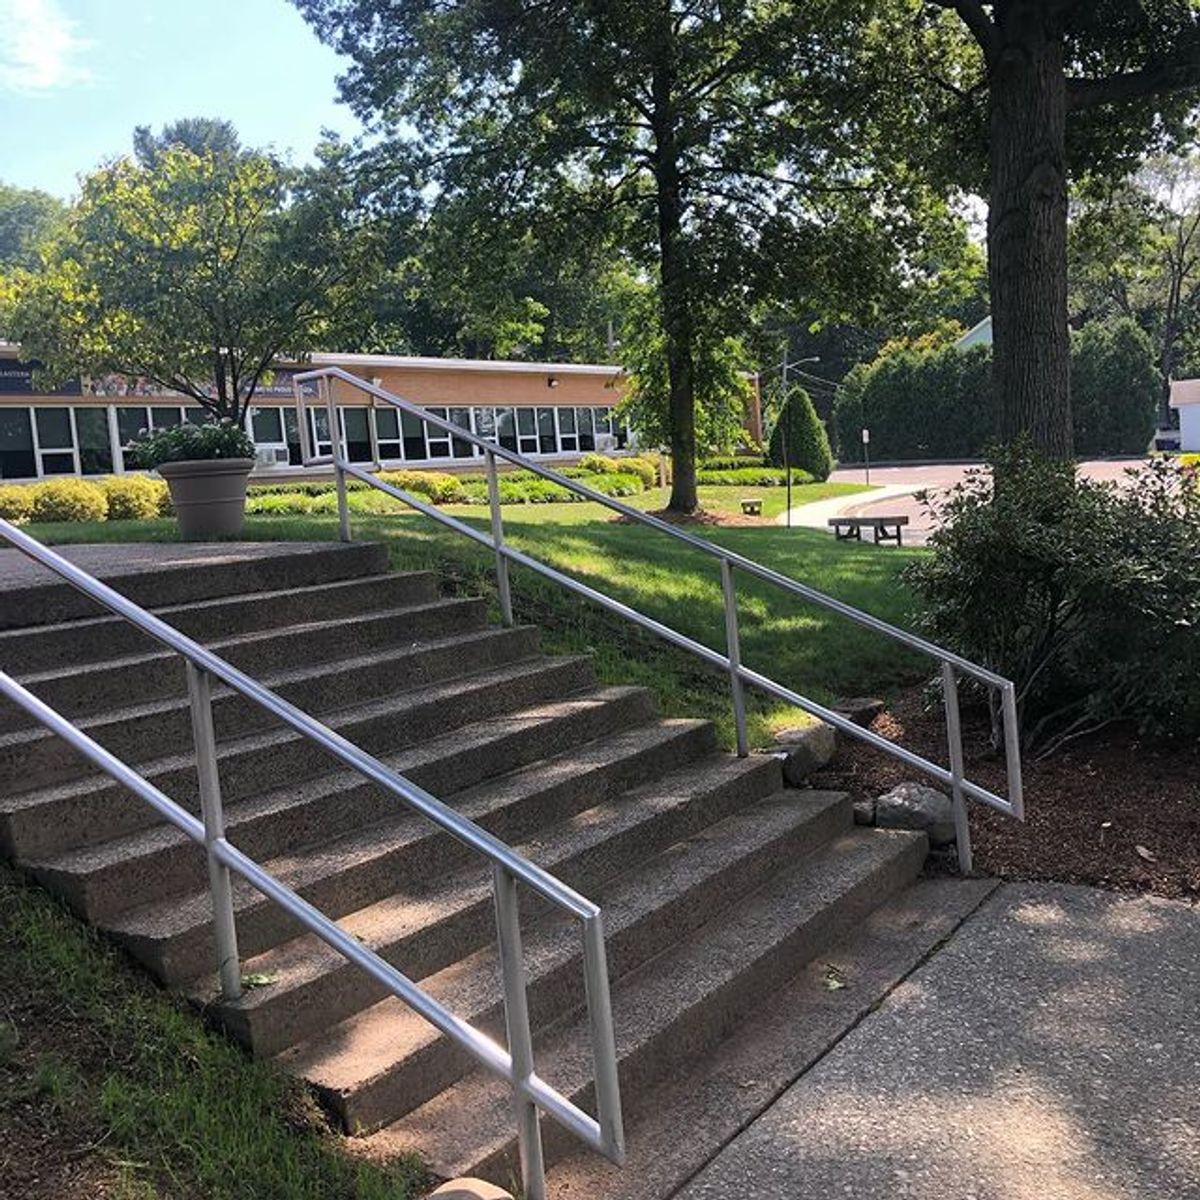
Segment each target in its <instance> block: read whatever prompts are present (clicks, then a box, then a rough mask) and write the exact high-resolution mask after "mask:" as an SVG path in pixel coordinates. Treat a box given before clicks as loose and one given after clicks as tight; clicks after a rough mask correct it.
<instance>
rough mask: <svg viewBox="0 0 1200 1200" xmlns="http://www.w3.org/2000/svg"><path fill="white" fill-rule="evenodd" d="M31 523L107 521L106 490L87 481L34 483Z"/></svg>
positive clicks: (57, 480)
mask: <svg viewBox="0 0 1200 1200" xmlns="http://www.w3.org/2000/svg"><path fill="white" fill-rule="evenodd" d="M29 490H30V491H31V492H32V493H33V507H32V509H31V510H30V514H29V518H30V520H32V521H104V520H106V519H107V518H108V500H107V498H106V497H105V495H104V489H103V488H101V487H99V486H98V485H97V484H94V483H88V482H87V480H85V479H51V480H49V481H47V482H46V483H35V484H34V485H33V486H32V487H31V488H30V489H29Z"/></svg>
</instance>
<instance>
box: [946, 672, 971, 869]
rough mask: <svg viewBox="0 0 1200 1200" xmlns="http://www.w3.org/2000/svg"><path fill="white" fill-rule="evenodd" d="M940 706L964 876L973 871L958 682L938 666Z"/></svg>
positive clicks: (959, 856) (959, 863)
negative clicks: (943, 722)
mask: <svg viewBox="0 0 1200 1200" xmlns="http://www.w3.org/2000/svg"><path fill="white" fill-rule="evenodd" d="M942 703H943V704H944V705H945V707H946V741H947V742H948V744H949V749H950V774H951V776H952V777H953V782H952V783H951V792H950V795H951V802H952V804H953V806H954V840H955V842H956V843H957V845H958V867H959V870H960V871H962V873H963V874H964V875H970V873H971V871H972V870H973V869H974V856H973V855H972V853H971V822H970V818H969V817H968V815H967V801H966V797H964V796H963V790H962V781H963V748H962V720H961V718H960V717H959V712H958V679H957V678H956V677H955V674H954V667H953V666H952V665H951V664H950V663H948V662H944V663H942Z"/></svg>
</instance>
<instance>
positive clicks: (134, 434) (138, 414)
mask: <svg viewBox="0 0 1200 1200" xmlns="http://www.w3.org/2000/svg"><path fill="white" fill-rule="evenodd" d="M149 428H150V416H149V414H148V413H147V411H146V409H145V408H142V407H139V408H124V407H122V408H118V409H117V437H118V439H119V440H120V442H121V448H122V449H125V448H126V447H127V446H128V445H129V443H130V442H133V441H136V440H137V439H138V438H139V437H140V436H141V435H142V434H143V433H145V432H146V431H147V430H148V429H149Z"/></svg>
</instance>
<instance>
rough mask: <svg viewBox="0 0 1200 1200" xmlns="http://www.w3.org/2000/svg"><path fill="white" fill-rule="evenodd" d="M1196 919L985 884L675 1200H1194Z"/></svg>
mask: <svg viewBox="0 0 1200 1200" xmlns="http://www.w3.org/2000/svg"><path fill="white" fill-rule="evenodd" d="M1198 1016H1200V909H1198V908H1195V907H1192V906H1189V905H1185V904H1179V903H1173V902H1170V901H1163V900H1155V899H1150V898H1130V897H1123V896H1119V895H1116V894H1114V893H1110V892H1103V891H1098V890H1095V889H1090V888H1079V887H1069V886H1066V885H1056V884H1048V885H1043V884H1009V885H1005V886H1003V887H1001V888H999V889H998V890H997V891H996V892H995V893H994V894H993V895H992V897H991V898H990V899H989V900H988V901H987V902H985V904H984V905H983V906H982V907H981V908H980V909H979V910H978V911H977V912H976V913H975V914H974V915H973V916H972V917H971V918H970V919H968V920H967V922H966V923H965V924H963V925H962V926H961V927H960V928H959V930H958V931H957V933H956V934H955V935H954V936H953V937H952V938H951V939H950V941H949V942H948V943H947V944H946V945H945V946H944V947H943V948H942V949H941V950H939V951H937V952H936V953H935V954H934V955H933V956H932V957H931V958H930V959H929V960H928V961H927V962H926V964H925V965H924V966H923V967H921V968H920V969H919V970H917V971H916V972H914V973H913V974H912V975H911V976H909V978H908V979H907V980H906V981H905V982H904V983H903V984H901V985H900V986H899V987H898V988H896V989H895V990H894V991H893V992H892V993H891V995H890V996H889V997H888V998H887V999H886V1001H885V1002H884V1003H883V1004H882V1005H881V1006H880V1007H879V1009H878V1010H876V1011H875V1012H873V1013H872V1014H871V1015H869V1016H868V1017H867V1018H866V1019H865V1020H864V1021H862V1023H861V1024H859V1025H858V1026H857V1028H855V1029H854V1030H852V1031H851V1032H850V1033H849V1034H848V1035H847V1036H846V1037H845V1038H844V1039H843V1040H842V1041H841V1042H840V1043H839V1044H838V1045H837V1046H836V1047H834V1048H833V1049H832V1050H831V1051H830V1052H829V1053H828V1054H827V1055H825V1057H824V1058H822V1059H821V1060H820V1061H819V1062H818V1063H817V1064H816V1065H815V1066H813V1068H812V1069H811V1070H810V1071H808V1072H807V1074H805V1075H803V1076H802V1077H801V1078H800V1079H799V1080H798V1081H797V1082H796V1083H795V1084H793V1085H792V1087H791V1088H789V1089H788V1090H787V1091H786V1092H785V1093H784V1094H783V1095H782V1096H781V1097H780V1098H779V1099H778V1100H777V1101H776V1102H775V1103H774V1104H773V1105H772V1106H771V1107H770V1108H769V1109H768V1110H767V1111H766V1112H765V1113H764V1114H763V1115H762V1116H761V1117H760V1118H759V1119H758V1120H757V1121H755V1122H754V1123H753V1124H751V1125H750V1126H749V1127H748V1128H747V1129H746V1130H745V1131H744V1132H743V1133H742V1134H740V1135H739V1136H738V1137H737V1138H735V1139H734V1140H733V1141H732V1142H731V1143H730V1144H729V1145H728V1146H727V1147H726V1149H725V1150H724V1151H723V1152H722V1153H721V1154H720V1155H718V1157H717V1158H716V1159H714V1160H713V1162H711V1163H710V1164H709V1165H708V1167H706V1168H705V1169H704V1170H703V1171H702V1172H701V1173H700V1174H699V1175H698V1176H697V1177H696V1179H694V1180H693V1181H692V1182H691V1184H689V1185H688V1186H686V1187H685V1188H683V1189H682V1190H681V1191H680V1192H679V1193H678V1194H677V1195H678V1196H679V1197H680V1198H681V1200H718V1198H720V1200H728V1197H731V1196H738V1197H747V1198H750V1197H755V1198H770V1200H775V1198H778V1200H809V1198H811V1200H831V1198H832V1197H842V1196H845V1197H854V1198H855V1200H894V1198H899V1197H918V1196H920V1197H939V1198H943V1197H944V1198H945V1200H1134V1198H1136V1200H1200V1021H1198V1020H1197V1018H1198Z"/></svg>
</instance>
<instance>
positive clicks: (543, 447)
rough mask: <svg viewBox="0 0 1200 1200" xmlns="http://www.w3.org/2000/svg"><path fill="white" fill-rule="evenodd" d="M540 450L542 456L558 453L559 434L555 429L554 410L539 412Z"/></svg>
mask: <svg viewBox="0 0 1200 1200" xmlns="http://www.w3.org/2000/svg"><path fill="white" fill-rule="evenodd" d="M537 430H538V450H540V451H541V453H542V454H557V453H558V434H557V432H556V431H555V428H554V409H552V408H539V409H538V410H537Z"/></svg>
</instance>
